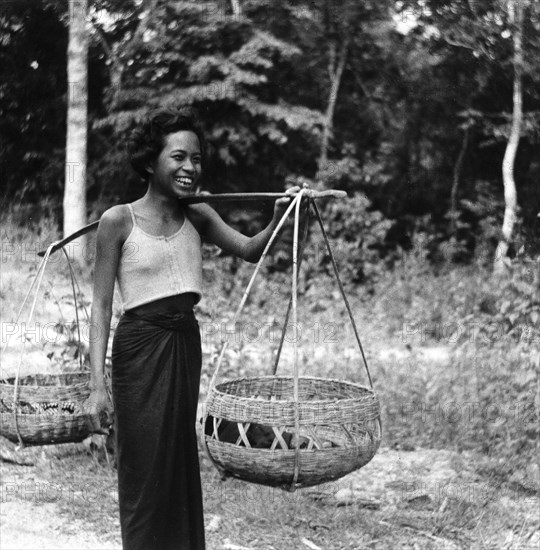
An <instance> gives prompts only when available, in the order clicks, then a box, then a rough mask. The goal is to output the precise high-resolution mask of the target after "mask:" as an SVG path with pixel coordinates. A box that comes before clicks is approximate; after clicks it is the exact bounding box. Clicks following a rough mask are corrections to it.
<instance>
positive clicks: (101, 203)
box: [0, 0, 540, 280]
mask: <svg viewBox="0 0 540 550" xmlns="http://www.w3.org/2000/svg"><path fill="white" fill-rule="evenodd" d="M527 4H528V9H527V18H526V20H527V23H526V28H525V42H524V50H525V59H526V64H525V67H524V86H523V89H524V110H525V124H524V126H523V132H522V134H523V135H522V136H521V142H520V147H519V150H518V157H517V161H516V167H515V174H516V180H517V187H518V200H519V205H520V208H521V210H520V218H519V220H520V225H519V227H518V231H517V238H518V240H520V239H522V240H524V241H525V242H527V243H528V244H529V245H531V246H532V244H533V243H534V241H535V239H534V238H535V237H537V233H538V223H537V213H538V210H539V204H540V201H539V194H538V193H539V191H538V184H537V182H538V179H539V177H540V155H539V154H538V151H539V142H538V135H539V132H538V130H539V128H540V94H539V91H538V90H539V89H540V88H539V86H538V84H539V83H540V71H539V69H538V65H537V64H536V63H535V61H534V60H535V59H537V58H538V55H539V54H540V37H539V36H540V33H539V31H540V17H539V10H538V5H537V3H535V2H528V3H527ZM68 7H69V9H68ZM73 7H74V4H73V3H71V2H69V3H66V2H64V1H62V0H41V1H40V2H33V1H21V2H17V3H15V2H7V3H3V4H2V8H1V11H0V35H1V40H0V67H1V68H0V71H1V73H2V82H3V84H2V86H1V87H0V112H1V115H2V116H1V117H0V118H1V122H0V136H1V140H2V157H1V159H0V170H1V172H2V179H1V182H0V186H1V189H0V193H1V195H2V197H3V199H4V200H6V201H7V202H11V203H15V204H18V203H21V202H23V203H24V204H26V205H29V204H30V205H31V204H36V203H38V201H39V200H40V197H41V196H42V195H43V194H46V195H48V196H49V197H50V198H51V202H52V203H53V204H57V205H59V204H60V197H61V193H62V180H63V161H64V148H65V105H66V94H67V87H66V85H65V79H66V69H65V65H66V45H67V25H68V23H69V18H70V11H69V10H70V9H73ZM240 8H241V13H240V14H238V13H236V14H233V11H232V4H231V3H229V2H225V1H215V2H204V3H198V2H179V1H171V0H94V1H93V2H91V3H90V12H89V14H88V28H89V32H90V36H91V45H90V66H89V71H90V83H89V87H90V89H89V94H90V97H89V109H90V120H91V126H90V129H89V132H90V134H89V137H90V139H89V174H88V198H89V204H90V209H91V210H90V212H89V216H90V218H91V219H94V218H95V217H97V216H98V215H99V214H100V213H101V212H102V211H103V210H104V209H105V208H106V207H107V206H109V205H110V204H112V203H115V202H117V201H125V200H130V199H133V198H135V197H136V196H139V195H140V194H141V193H142V192H143V190H144V189H143V187H142V184H141V182H140V181H139V180H138V177H137V176H136V175H135V174H134V173H133V172H132V171H131V169H130V168H129V167H128V166H127V164H126V161H125V151H124V143H125V138H126V135H127V132H129V130H130V129H131V128H132V127H133V125H134V124H135V123H136V121H137V120H138V119H139V118H140V117H141V116H142V115H143V114H144V113H145V112H146V111H147V110H148V109H150V108H152V107H155V106H157V105H164V104H169V103H172V104H177V103H191V104H193V105H195V106H197V107H198V108H199V109H200V110H201V113H202V115H203V118H204V121H205V126H206V131H207V134H208V137H209V141H210V144H211V155H210V159H209V163H208V166H207V167H206V178H205V182H204V185H205V186H206V187H207V188H208V189H210V190H211V191H214V192H215V191H244V190H257V191H258V190H268V191H273V190H281V189H283V187H284V186H285V185H286V182H287V181H293V180H295V181H299V180H305V181H309V182H311V184H312V185H316V186H317V185H318V186H321V187H337V188H341V189H346V190H347V191H348V192H349V193H350V194H351V195H354V194H359V195H358V196H359V197H362V198H358V199H355V201H357V202H358V207H359V208H358V211H356V209H355V208H353V207H352V204H353V203H351V205H349V206H343V208H344V213H345V214H346V216H347V219H348V220H349V221H347V223H348V224H349V225H350V228H349V229H347V228H345V227H344V226H339V228H341V229H347V234H348V236H347V238H346V239H345V240H346V242H347V243H348V244H347V246H349V247H350V252H351V254H353V255H354V253H355V250H360V249H365V248H366V246H367V247H368V248H369V246H370V245H368V244H366V243H367V242H369V241H370V239H371V240H373V241H375V240H377V241H379V243H378V245H376V246H379V248H380V247H381V246H383V248H385V250H391V249H393V250H396V246H399V247H402V248H409V247H410V246H412V242H413V240H414V236H413V235H414V234H415V233H417V232H418V231H420V232H424V233H426V234H427V235H428V240H429V243H428V244H429V247H430V253H431V257H432V259H434V260H437V259H441V257H442V256H444V254H443V255H442V256H441V254H440V250H441V249H444V250H445V251H449V250H452V254H451V258H450V259H451V260H452V261H468V260H470V259H471V258H473V257H474V256H475V255H478V251H479V250H480V251H481V252H482V253H485V254H486V258H487V256H488V252H487V251H486V250H485V249H486V247H487V248H488V249H489V250H492V249H493V247H494V245H495V243H496V241H497V238H498V230H499V226H500V222H501V219H502V211H503V208H502V191H503V190H502V179H501V162H502V156H503V152H504V147H505V144H506V140H507V137H508V133H509V126H510V113H511V110H512V78H513V71H512V65H511V51H512V41H511V35H512V31H513V27H512V23H511V21H510V20H509V17H508V13H507V11H506V9H505V4H504V3H503V2H501V1H499V0H481V1H475V2H457V1H455V0H445V1H443V2H440V1H437V2H431V1H422V2H420V1H416V0H410V1H409V0H407V1H399V2H398V1H394V2H391V1H384V2H377V3H375V2H373V3H372V2H362V3H358V2H351V1H350V0H315V1H310V2H302V1H300V2H293V3H281V2H274V1H271V0H249V1H247V0H243V1H241V2H240ZM341 60H343V72H342V75H341V76H340V80H339V82H338V84H339V88H338V91H337V95H336V96H335V97H333V98H332V93H333V92H332V90H333V88H332V86H333V84H334V83H335V81H336V74H337V67H338V66H339V63H340V61H341ZM71 86H72V87H73V86H75V88H76V83H75V84H73V83H72V84H71ZM332 100H335V106H334V109H333V111H332V110H331V113H330V115H329V106H330V103H331V102H332ZM329 117H330V119H329ZM329 120H330V126H331V127H330V134H329V135H330V140H329V143H328V147H327V149H328V150H327V151H325V158H326V159H327V160H326V163H325V165H324V166H321V165H320V162H319V161H320V159H321V158H322V157H321V155H322V151H321V148H322V144H321V141H322V139H323V133H324V131H325V125H328V122H329ZM460 152H461V153H462V154H461V161H460V160H459V158H460ZM357 202H355V203H354V204H356V203H357ZM261 208H263V207H262V206H261ZM336 208H337V209H339V208H341V207H339V206H337V207H336ZM372 212H375V214H374V215H375V218H376V219H379V218H380V219H381V220H387V222H386V221H385V222H384V223H383V225H381V224H380V223H378V222H377V223H375V224H374V225H370V227H373V228H374V230H373V233H372V234H371V235H368V236H366V234H365V233H366V230H367V227H366V225H365V223H364V222H363V221H362V220H360V219H354V220H352V221H351V220H350V218H351V216H352V217H353V218H354V217H355V216H356V214H357V216H358V218H360V216H364V217H365V216H366V215H367V216H368V217H369V216H371V213H372ZM377 212H380V214H379V213H377ZM56 213H57V215H58V217H60V215H61V212H60V209H59V208H57V209H56ZM229 214H230V215H231V219H235V218H236V219H238V220H239V223H241V224H243V228H244V229H245V228H247V229H249V230H255V229H256V228H257V227H258V224H260V223H261V214H262V212H260V211H258V210H255V209H254V210H253V211H252V212H251V213H249V214H245V213H244V214H242V212H240V211H237V212H236V213H234V212H230V213H229ZM330 215H331V216H332V217H334V218H336V217H337V218H339V215H338V214H337V213H336V212H335V211H332V213H331V214H330ZM342 218H343V219H345V216H342ZM381 223H382V222H381ZM383 228H384V230H383ZM355 231H357V232H358V234H357V235H354V234H353V233H354V232H355ZM360 232H361V233H362V235H363V236H362V237H360V234H359V233H360ZM368 233H369V230H368ZM359 239H360V240H362V242H360V240H359ZM536 240H537V239H536ZM381 243H382V244H381ZM518 248H519V246H516V247H515V249H514V250H513V252H514V253H515V252H517V250H518ZM380 252H381V251H380V250H378V251H377V254H378V255H379V256H384V254H380ZM531 252H533V250H531ZM364 256H365V254H364ZM446 259H448V258H446ZM355 261H357V262H359V261H362V262H363V261H364V260H361V259H360V257H359V256H358V258H357V260H354V259H353V261H352V264H353V265H351V266H350V267H351V278H352V280H361V279H362V276H359V275H358V270H359V266H355V265H354V264H355ZM369 269H371V268H368V271H369ZM364 270H365V269H364ZM353 272H354V273H353Z"/></svg>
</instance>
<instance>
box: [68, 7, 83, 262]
mask: <svg viewBox="0 0 540 550" xmlns="http://www.w3.org/2000/svg"><path fill="white" fill-rule="evenodd" d="M68 5H69V42H68V64H67V77H68V94H67V141H66V171H65V187H64V228H63V232H64V236H67V235H70V234H71V233H73V232H74V231H76V230H77V229H80V228H81V227H82V226H84V225H85V224H86V143H87V123H88V112H87V110H88V85H87V80H88V34H87V31H86V13H87V0H77V1H76V2H69V3H68ZM85 244H86V241H85V239H84V237H83V238H80V239H77V240H76V241H73V243H72V244H71V245H70V247H71V248H70V250H69V251H68V252H69V254H70V257H71V258H73V259H74V260H76V261H77V262H79V263H82V262H83V261H84V257H85V252H86V251H85Z"/></svg>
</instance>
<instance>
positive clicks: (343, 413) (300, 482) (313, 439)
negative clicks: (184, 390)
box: [205, 376, 381, 488]
mask: <svg viewBox="0 0 540 550" xmlns="http://www.w3.org/2000/svg"><path fill="white" fill-rule="evenodd" d="M293 384H294V380H293V378H292V377H283V376H282V377H279V376H262V377H254V378H241V379H237V380H232V381H228V382H224V383H221V384H218V385H217V386H215V387H214V388H213V390H212V392H211V393H210V395H209V398H208V401H207V406H206V418H208V417H213V418H214V419H217V422H219V421H220V420H226V421H229V422H236V423H238V427H239V429H240V430H241V431H244V433H247V434H249V429H250V425H251V423H257V424H262V425H265V426H271V427H274V428H275V429H277V431H278V433H280V434H283V432H288V433H289V434H292V433H294V425H295V411H296V408H297V407H298V412H299V417H300V432H299V434H298V436H299V437H300V438H302V439H303V440H304V442H305V443H304V445H305V446H306V448H300V449H299V450H298V451H297V450H296V446H295V445H291V448H288V449H284V448H283V444H282V443H278V441H274V446H275V448H274V449H258V448H251V447H249V446H248V445H246V444H245V441H244V440H241V438H239V441H238V442H237V443H236V444H233V443H230V442H225V441H220V440H219V436H218V435H217V433H216V430H214V432H213V433H212V435H206V436H205V442H206V447H207V450H208V452H209V454H210V456H211V457H212V460H213V461H214V462H215V464H216V465H217V466H218V467H219V468H220V469H221V471H222V472H224V473H225V475H231V476H233V477H237V478H240V479H244V480H246V481H250V482H253V483H259V484H264V485H270V486H274V487H283V488H288V487H290V483H291V480H292V478H293V474H294V467H295V456H296V453H297V452H298V453H299V459H300V473H299V476H298V479H297V482H296V484H295V487H296V488H299V487H308V486H312V485H318V484H320V483H324V482H328V481H332V480H335V479H338V478H340V477H342V476H344V475H346V474H348V473H350V472H352V471H354V470H356V469H358V468H361V467H362V466H363V465H364V464H366V463H367V462H369V461H370V460H371V459H372V458H373V456H374V455H375V453H376V452H377V449H378V448H379V445H380V441H381V426H380V420H379V417H380V405H379V400H378V398H377V396H376V394H375V393H374V392H373V391H372V390H370V389H368V388H365V387H364V386H360V385H357V384H351V383H348V382H343V381H340V380H332V379H323V378H307V377H304V378H299V401H298V403H295V402H294V401H293ZM321 441H322V442H325V443H326V444H329V445H331V446H330V447H329V448H323V446H324V445H321Z"/></svg>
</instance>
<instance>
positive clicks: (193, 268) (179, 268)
mask: <svg viewBox="0 0 540 550" xmlns="http://www.w3.org/2000/svg"><path fill="white" fill-rule="evenodd" d="M127 206H128V208H129V213H130V215H131V221H132V222H133V227H132V229H131V232H130V234H129V235H128V238H127V239H126V241H125V243H124V245H123V246H122V251H121V255H120V263H119V265H118V271H117V273H116V279H117V281H118V287H119V289H120V295H121V297H122V305H123V309H124V310H128V309H132V308H134V307H136V306H140V305H143V304H147V303H149V302H154V301H155V300H159V299H161V298H167V297H169V296H174V295H176V294H182V293H183V292H194V293H195V294H197V295H198V299H197V302H198V301H199V300H200V299H201V296H202V253H201V238H200V236H199V232H198V231H197V230H196V229H195V227H193V224H192V223H191V222H190V221H189V219H188V217H187V216H186V217H185V219H184V223H183V224H182V227H181V228H180V229H179V230H178V231H177V232H176V233H174V234H173V235H171V236H170V237H164V236H154V235H149V234H148V233H146V232H145V231H143V229H142V228H141V227H139V226H138V225H137V221H136V220H135V214H134V213H133V207H132V205H131V204H128V205H127Z"/></svg>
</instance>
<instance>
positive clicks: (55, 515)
mask: <svg viewBox="0 0 540 550" xmlns="http://www.w3.org/2000/svg"><path fill="white" fill-rule="evenodd" d="M470 460H472V459H471V457H468V456H467V455H462V454H461V455H459V454H457V453H452V452H449V451H435V450H416V451H412V452H400V451H394V450H390V449H380V451H379V453H378V454H377V455H376V457H375V458H374V459H373V460H372V462H371V463H370V464H368V465H367V466H365V467H364V468H363V469H361V470H359V471H357V472H354V473H352V474H350V475H349V476H346V477H345V478H343V479H341V480H339V481H337V482H335V483H333V484H326V485H323V486H319V487H315V488H312V489H309V490H305V491H300V492H298V493H294V494H293V495H296V497H294V498H296V499H298V500H297V503H299V505H298V506H297V507H296V508H295V510H296V512H297V513H298V511H300V512H299V516H301V515H302V514H303V515H306V516H308V517H309V518H310V519H309V521H310V523H311V524H315V525H319V524H321V525H324V526H325V529H326V530H327V531H325V532H324V533H323V534H320V533H319V532H318V531H316V530H315V531H313V529H312V531H311V532H312V533H313V536H306V535H305V534H304V535H302V534H301V533H300V532H299V533H298V536H297V538H296V539H295V540H296V542H294V541H292V544H290V545H289V546H288V547H289V548H292V549H294V550H296V549H297V548H298V549H305V548H311V549H312V550H315V549H316V548H318V549H320V550H338V548H347V549H348V550H360V549H361V548H366V547H370V548H381V549H384V548H411V549H415V548H420V549H423V548H430V549H432V548H433V549H461V548H471V547H473V546H471V544H470V540H471V538H473V539H476V540H477V541H478V545H479V546H478V547H479V548H489V549H491V548H508V549H513V548H519V549H520V550H524V549H533V548H538V547H539V545H540V536H539V531H538V518H537V517H536V516H537V511H538V506H539V500H538V497H537V496H534V495H531V493H522V492H519V491H511V490H501V489H500V488H497V487H495V486H494V485H492V484H490V483H489V482H488V480H482V479H478V478H477V477H476V476H475V475H474V474H473V473H472V469H470V468H469V467H468V463H469V461H470ZM36 471H37V472H39V475H40V477H37V476H36ZM43 471H44V470H43V469H41V471H40V469H39V468H37V469H36V467H28V466H15V465H12V464H3V465H2V479H1V497H2V498H1V508H0V549H2V550H23V549H25V550H35V549H50V550H58V549H66V550H68V549H76V550H78V549H95V550H106V549H107V550H108V549H111V550H112V549H120V548H121V543H120V537H119V526H118V520H117V519H116V517H113V518H111V517H108V518H107V521H106V522H103V523H101V522H99V521H96V519H95V517H94V518H93V519H92V520H89V521H85V520H84V519H82V518H81V517H80V515H81V514H84V508H82V507H80V508H79V511H78V512H77V513H76V514H75V516H74V514H73V513H70V510H69V508H70V506H69V502H68V503H67V506H66V496H67V495H66V494H64V495H61V494H60V493H59V492H58V489H57V488H56V486H57V484H58V478H57V476H56V474H55V475H54V476H53V477H52V478H50V479H49V478H48V477H47V476H46V475H43ZM51 472H52V470H51ZM109 480H110V479H109ZM220 483H221V482H219V481H216V476H215V473H214V472H213V471H211V470H209V469H208V468H207V466H206V465H205V461H204V460H203V485H206V486H207V487H209V486H210V485H209V484H213V487H214V489H215V487H216V485H220ZM104 486H105V485H104ZM107 487H108V489H107V490H106V491H105V492H104V493H103V495H102V497H103V503H101V499H100V498H88V499H87V500H88V501H87V503H86V506H88V507H92V508H93V509H94V510H93V513H95V510H96V508H99V507H100V506H101V505H102V504H103V506H104V510H105V511H106V513H108V514H109V515H113V516H114V515H115V513H116V512H115V511H114V510H115V504H114V498H115V495H114V494H113V492H112V491H110V490H109V489H110V485H107ZM79 489H81V487H79ZM219 491H221V493H220V495H221V496H220V499H221V501H220V503H219V505H216V504H215V501H209V502H207V503H206V506H207V513H206V521H207V533H208V535H207V536H208V550H227V549H229V550H233V549H236V550H240V549H244V550H249V549H253V550H259V549H268V548H276V549H277V548H282V546H275V545H273V544H274V543H272V544H271V541H273V538H272V536H274V535H275V534H276V533H275V532H272V531H271V530H266V529H267V528H266V527H265V525H266V524H264V523H260V525H259V526H257V525H253V526H252V531H251V532H252V533H256V534H257V537H256V538H253V537H252V539H251V540H250V541H249V542H246V529H245V527H244V526H243V525H244V522H245V521H248V520H249V519H250V518H249V514H250V513H251V514H252V515H253V516H254V517H255V516H261V517H262V516H264V515H265V514H266V515H267V502H268V501H265V498H267V497H268V498H272V499H273V505H274V506H275V513H276V514H277V515H279V513H280V508H285V507H286V506H287V505H289V504H290V498H291V497H290V496H288V495H289V494H287V493H283V492H279V493H278V497H277V498H276V495H275V494H273V495H272V496H271V497H270V492H269V491H271V490H270V489H268V491H267V488H260V487H259V486H253V485H249V484H243V483H241V482H238V481H227V482H224V483H223V484H221V485H220V488H219ZM238 491H241V492H240V493H238ZM265 491H267V492H268V495H266V493H265ZM82 492H84V488H82V490H80V491H72V492H71V493H70V494H69V498H71V499H73V501H72V503H73V507H74V508H76V507H77V506H78V505H80V503H81V502H78V498H80V497H81V496H84V495H82ZM250 492H252V493H250ZM229 493H230V494H229ZM228 494H229V496H234V498H231V499H229V498H228V496H227V495H228ZM238 495H242V496H241V498H238ZM255 495H257V498H256V499H255V498H253V497H254V496H255ZM265 495H266V496H265ZM280 498H283V501H282V502H281V501H280V500H279V499H280ZM287 499H289V501H287ZM105 501H107V502H105ZM248 501H249V502H248ZM314 503H315V504H314ZM248 505H249V506H248ZM314 505H316V506H317V508H313V506H314ZM340 510H342V511H343V510H345V511H346V512H347V514H349V516H350V518H351V519H354V518H355V517H357V518H358V519H359V521H360V523H359V524H358V526H357V527H355V526H354V524H352V526H351V527H350V529H351V531H350V534H349V535H347V536H348V537H349V539H350V540H351V542H350V545H345V542H343V541H344V540H345V539H343V538H341V539H340V540H341V542H340V543H339V545H337V544H336V543H333V542H331V541H332V529H336V527H333V525H332V523H331V522H332V521H334V520H336V518H338V516H337V515H336V514H337V513H338V512H339V511H340ZM229 516H230V517H229ZM234 522H236V523H234ZM238 522H240V523H238ZM276 522H277V525H279V520H278V519H276ZM365 522H368V524H372V525H373V529H374V530H373V531H372V532H366V527H365V525H366V523H365ZM97 525H102V527H97ZM237 525H239V527H238V526H237ZM336 525H337V524H336ZM99 529H101V530H102V533H101V534H98V530H99ZM355 529H356V530H355ZM274 531H276V530H275V529H274ZM460 531H462V532H460ZM465 531H466V532H467V537H464V532H465ZM435 533H436V534H435ZM301 535H302V536H301ZM335 535H336V536H338V535H339V536H341V535H343V533H336V534H335ZM287 536H289V537H290V536H293V535H291V533H290V532H289V533H288V534H287V532H286V531H285V530H284V531H283V533H282V535H280V537H282V538H285V540H286V537H287ZM317 537H318V538H317ZM347 540H348V539H347ZM398 541H399V544H398ZM366 545H369V546H366ZM284 547H286V546H284Z"/></svg>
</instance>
